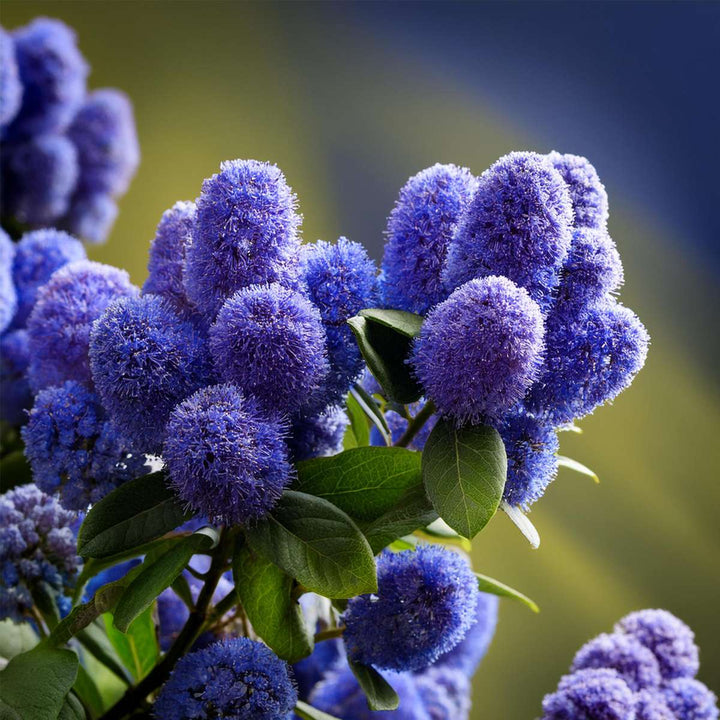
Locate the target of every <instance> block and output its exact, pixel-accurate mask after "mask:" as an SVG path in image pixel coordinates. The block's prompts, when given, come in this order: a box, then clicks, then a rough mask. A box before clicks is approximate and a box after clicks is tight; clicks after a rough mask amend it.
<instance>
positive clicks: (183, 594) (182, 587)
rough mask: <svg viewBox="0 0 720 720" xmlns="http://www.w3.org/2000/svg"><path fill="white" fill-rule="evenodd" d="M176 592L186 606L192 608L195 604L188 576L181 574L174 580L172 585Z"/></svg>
mask: <svg viewBox="0 0 720 720" xmlns="http://www.w3.org/2000/svg"><path fill="white" fill-rule="evenodd" d="M171 587H172V589H173V591H174V593H175V594H176V595H177V596H178V597H179V598H180V599H181V600H182V601H183V602H184V603H185V606H186V607H187V608H188V609H189V610H192V609H193V606H194V605H195V603H194V601H193V596H192V593H191V592H190V583H189V582H188V581H187V578H186V577H185V576H184V575H183V574H180V575H178V576H177V577H176V578H175V579H174V580H173V581H172V585H171Z"/></svg>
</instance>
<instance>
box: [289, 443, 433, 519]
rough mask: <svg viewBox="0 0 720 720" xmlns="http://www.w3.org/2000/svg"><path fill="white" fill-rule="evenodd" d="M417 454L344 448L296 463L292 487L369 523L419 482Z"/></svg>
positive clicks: (382, 448) (417, 485) (376, 448)
mask: <svg viewBox="0 0 720 720" xmlns="http://www.w3.org/2000/svg"><path fill="white" fill-rule="evenodd" d="M420 463H421V455H420V453H417V452H413V451H412V450H406V449H405V448H394V447H365V448H355V449H353V450H345V451H344V452H341V453H338V454H337V455H333V456H332V457H322V458H314V459H312V460H304V461H303V462H300V463H298V464H297V479H296V481H295V482H294V484H293V489H294V490H298V491H300V492H304V493H307V494H308V495H314V496H315V497H321V498H324V499H325V500H329V501H330V502H331V503H332V504H333V505H336V506H337V507H339V508H340V509H341V510H343V511H344V512H346V513H347V514H348V515H350V516H351V517H353V518H355V519H356V520H359V521H361V522H372V521H373V520H376V519H377V518H379V517H380V516H381V515H383V514H384V513H386V512H388V510H390V509H391V508H392V507H393V506H394V505H395V503H396V502H397V501H398V500H399V499H400V498H401V497H402V496H403V494H404V493H405V492H406V491H407V490H408V489H409V488H412V487H420V486H421V485H422V472H421V469H420Z"/></svg>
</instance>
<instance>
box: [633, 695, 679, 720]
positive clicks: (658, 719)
mask: <svg viewBox="0 0 720 720" xmlns="http://www.w3.org/2000/svg"><path fill="white" fill-rule="evenodd" d="M635 720H679V718H678V716H676V715H675V714H674V713H673V712H672V711H671V710H670V708H669V707H668V706H667V704H666V703H665V698H664V697H663V696H662V693H660V692H657V691H656V690H640V692H638V693H636V695H635Z"/></svg>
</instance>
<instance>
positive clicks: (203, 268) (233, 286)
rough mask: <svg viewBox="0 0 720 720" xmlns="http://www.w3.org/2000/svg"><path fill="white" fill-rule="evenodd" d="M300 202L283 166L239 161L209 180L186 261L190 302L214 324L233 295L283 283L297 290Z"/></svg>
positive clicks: (204, 185) (234, 161) (225, 165)
mask: <svg viewBox="0 0 720 720" xmlns="http://www.w3.org/2000/svg"><path fill="white" fill-rule="evenodd" d="M296 205H297V199H296V197H295V194H294V193H293V191H292V190H291V189H290V187H289V186H288V184H287V182H286V180H285V176H284V175H283V174H282V172H281V171H280V169H279V168H277V167H276V166H275V165H270V164H269V163H262V162H258V161H257V160H233V161H229V162H224V163H222V164H221V165H220V172H219V173H218V174H217V175H213V176H212V177H211V178H208V179H207V180H205V182H203V187H202V193H201V194H200V197H199V198H198V200H197V215H196V223H195V229H194V233H193V242H192V245H190V247H188V248H187V253H186V258H185V288H186V290H187V295H188V297H189V298H190V300H191V301H192V302H193V303H194V304H195V305H196V306H197V308H198V309H199V310H200V311H202V312H203V313H205V314H206V315H207V316H208V319H209V320H210V321H212V320H213V319H214V317H215V315H216V314H217V312H218V310H219V309H220V306H221V305H222V304H223V303H224V302H225V300H226V299H227V298H229V297H230V296H231V295H232V294H233V293H235V292H236V291H237V290H239V289H240V288H243V287H247V286H248V285H258V284H262V283H273V282H279V283H280V284H282V285H287V286H289V287H295V286H296V285H297V283H298V280H299V277H300V273H301V266H300V262H299V259H300V237H299V234H298V229H299V226H300V216H299V215H298V214H297V213H296V212H295V207H296Z"/></svg>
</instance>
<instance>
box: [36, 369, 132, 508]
mask: <svg viewBox="0 0 720 720" xmlns="http://www.w3.org/2000/svg"><path fill="white" fill-rule="evenodd" d="M22 437H23V440H24V442H25V455H26V457H27V458H28V460H29V462H30V466H31V467H32V471H33V478H34V479H35V482H36V484H37V486H38V487H39V488H40V489H41V490H42V491H43V492H46V493H49V494H52V493H55V492H58V493H59V495H60V502H61V504H62V505H63V507H65V508H67V509H68V510H85V509H86V508H87V507H88V505H90V504H91V503H95V502H97V501H98V500H101V499H102V498H103V497H105V495H107V494H108V493H109V492H111V491H112V490H114V489H115V488H116V487H118V486H119V485H121V484H122V483H123V482H125V481H126V480H131V479H132V478H135V477H137V476H138V475H142V474H143V467H144V466H145V457H144V456H143V455H141V454H139V453H134V452H133V451H132V448H131V447H130V445H129V444H128V442H127V441H126V440H125V439H124V438H123V437H122V436H121V435H120V433H119V432H118V430H117V429H116V427H115V426H114V425H112V424H111V423H110V421H109V420H108V419H107V418H106V416H105V413H104V411H103V408H102V406H101V405H100V398H99V397H98V396H97V395H96V394H95V393H94V392H92V391H90V390H88V389H87V388H86V387H84V386H83V385H81V384H80V383H77V382H75V381H68V382H66V383H64V384H63V385H56V386H55V387H50V388H46V389H45V390H41V391H40V392H39V393H38V395H37V397H36V398H35V404H34V406H33V408H32V410H31V411H30V417H29V419H28V422H27V425H26V426H25V427H24V428H23V430H22Z"/></svg>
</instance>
